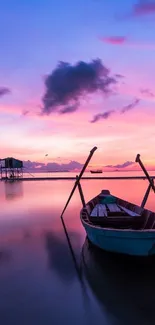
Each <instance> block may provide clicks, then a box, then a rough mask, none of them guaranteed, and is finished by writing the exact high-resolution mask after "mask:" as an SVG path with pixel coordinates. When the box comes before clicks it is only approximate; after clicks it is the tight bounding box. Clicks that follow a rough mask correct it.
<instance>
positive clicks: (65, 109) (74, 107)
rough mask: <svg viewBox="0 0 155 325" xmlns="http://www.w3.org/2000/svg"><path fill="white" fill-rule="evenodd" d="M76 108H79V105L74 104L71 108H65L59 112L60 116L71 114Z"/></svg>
mask: <svg viewBox="0 0 155 325" xmlns="http://www.w3.org/2000/svg"><path fill="white" fill-rule="evenodd" d="M78 106H79V103H76V104H74V105H72V106H66V107H64V108H63V109H62V110H61V111H60V113H61V114H66V113H73V112H75V111H77V109H78Z"/></svg>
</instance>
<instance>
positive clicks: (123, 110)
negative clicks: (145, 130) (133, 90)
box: [121, 98, 140, 114]
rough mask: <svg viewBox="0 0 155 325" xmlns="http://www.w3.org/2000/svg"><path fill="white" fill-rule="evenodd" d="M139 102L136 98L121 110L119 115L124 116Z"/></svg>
mask: <svg viewBox="0 0 155 325" xmlns="http://www.w3.org/2000/svg"><path fill="white" fill-rule="evenodd" d="M139 102H140V99H138V98H136V99H135V100H134V101H133V102H132V103H131V104H129V105H126V106H124V107H123V108H122V109H121V113H122V114H124V113H126V112H128V111H130V110H131V109H133V108H135V107H136V106H137V105H138V104H139Z"/></svg>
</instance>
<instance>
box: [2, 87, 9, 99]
mask: <svg viewBox="0 0 155 325" xmlns="http://www.w3.org/2000/svg"><path fill="white" fill-rule="evenodd" d="M10 93H11V90H10V89H9V88H7V87H0V97H2V96H4V95H8V94H10Z"/></svg>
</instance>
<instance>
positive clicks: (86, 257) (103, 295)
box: [80, 238, 155, 325]
mask: <svg viewBox="0 0 155 325" xmlns="http://www.w3.org/2000/svg"><path fill="white" fill-rule="evenodd" d="M80 267H81V270H82V272H83V275H84V278H85V279H86V281H87V284H88V286H89V288H90V290H91V292H92V293H93V296H94V297H95V298H96V300H97V302H98V303H99V306H100V309H101V316H100V317H104V319H107V320H109V321H107V323H108V324H111V323H113V322H111V321H110V320H111V319H113V320H117V321H116V324H119V325H120V324H126V325H131V324H141V325H148V324H150V325H151V324H152V325H153V324H155V313H154V302H155V298H154V291H155V279H154V274H155V259H154V258H152V259H143V258H142V259H141V258H137V257H133V256H122V255H118V254H117V255H116V254H114V253H108V252H105V251H102V250H100V249H97V248H96V247H95V246H93V245H91V243H90V241H89V240H88V238H86V240H85V242H84V245H83V247H82V251H81V264H80ZM131 311H132V312H131ZM114 324H115V322H114Z"/></svg>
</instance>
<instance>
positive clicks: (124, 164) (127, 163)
mask: <svg viewBox="0 0 155 325" xmlns="http://www.w3.org/2000/svg"><path fill="white" fill-rule="evenodd" d="M133 164H134V162H133V161H126V162H124V163H123V164H118V165H107V166H105V167H109V168H126V167H128V166H131V165H133Z"/></svg>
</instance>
